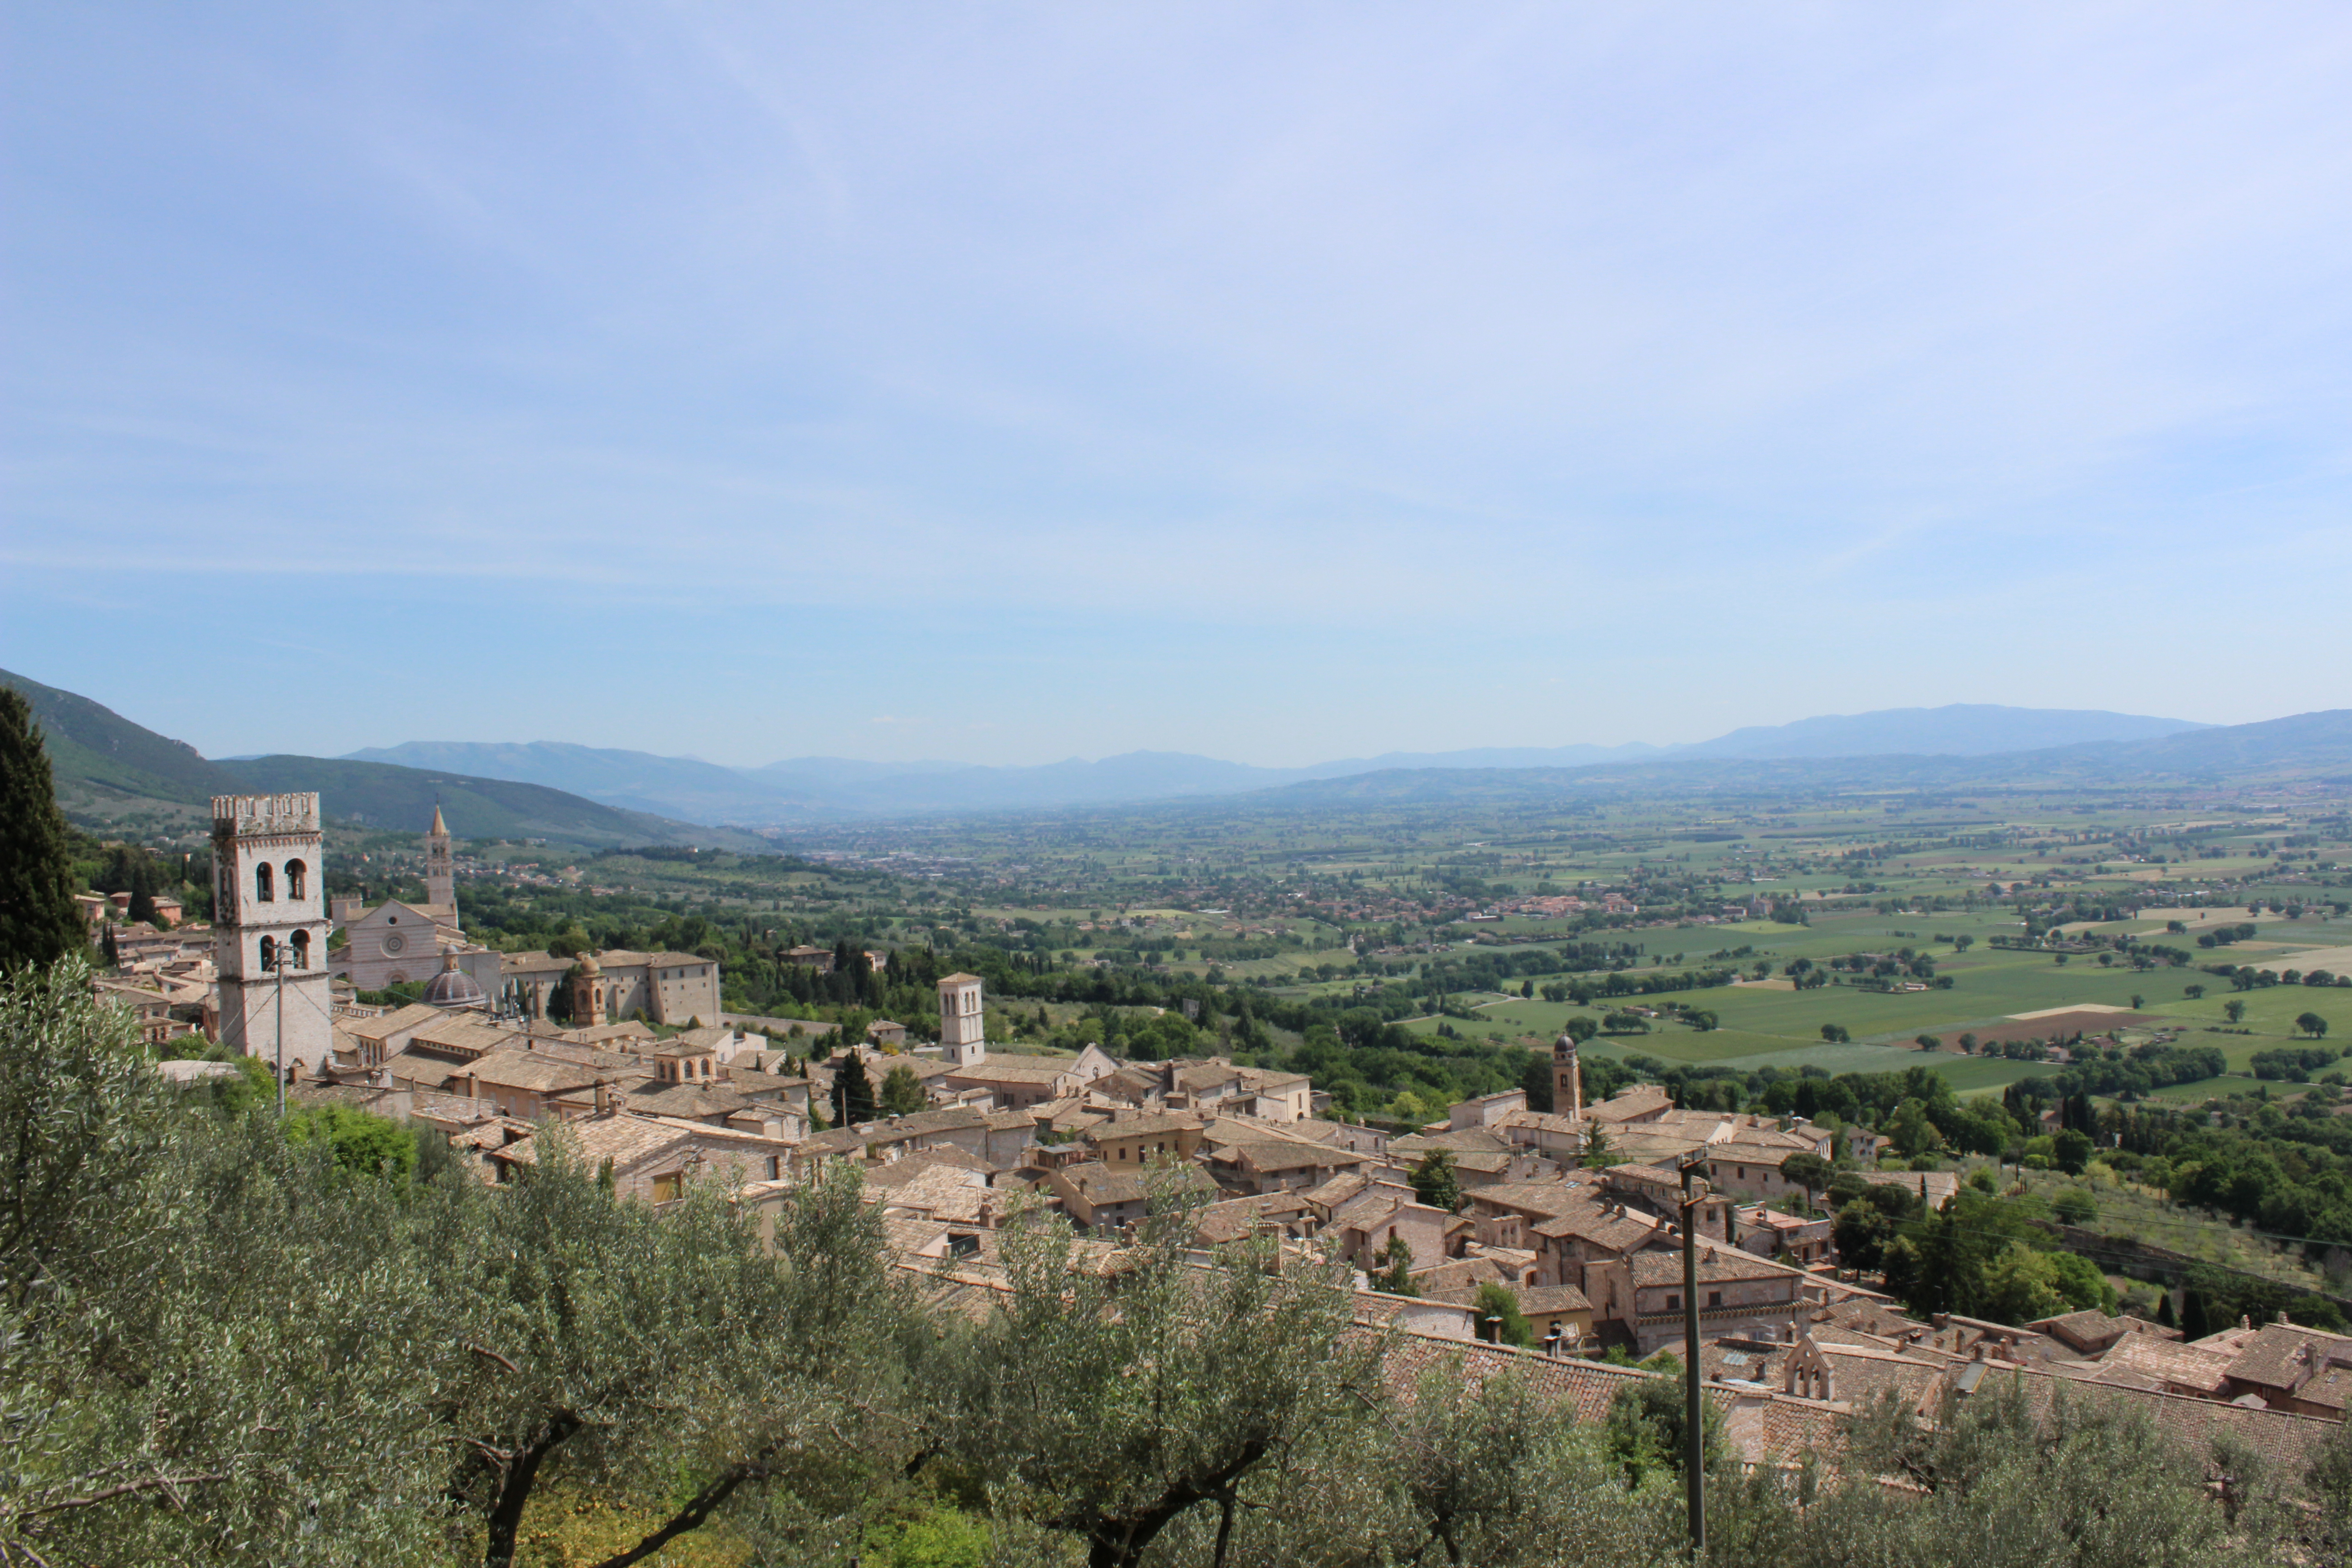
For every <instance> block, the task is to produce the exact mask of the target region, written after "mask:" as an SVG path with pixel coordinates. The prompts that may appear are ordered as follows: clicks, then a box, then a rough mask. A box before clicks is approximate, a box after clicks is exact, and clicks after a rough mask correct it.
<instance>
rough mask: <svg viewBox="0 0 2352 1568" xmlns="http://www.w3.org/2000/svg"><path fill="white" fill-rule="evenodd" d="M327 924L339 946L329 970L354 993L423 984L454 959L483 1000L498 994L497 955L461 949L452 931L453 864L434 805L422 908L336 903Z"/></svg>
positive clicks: (460, 936) (461, 940)
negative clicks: (334, 928) (337, 931)
mask: <svg viewBox="0 0 2352 1568" xmlns="http://www.w3.org/2000/svg"><path fill="white" fill-rule="evenodd" d="M334 919H335V923H336V924H337V925H338V926H340V927H341V928H342V932H343V946H342V947H341V948H340V949H338V950H337V952H336V954H335V958H334V961H333V963H331V965H330V969H331V973H333V975H334V976H335V978H337V979H339V980H348V981H350V982H351V983H352V986H353V987H354V988H355V989H357V990H361V991H381V990H383V988H384V987H385V986H387V985H407V984H415V985H424V984H431V982H432V980H433V977H434V976H435V975H436V974H439V973H441V972H442V969H443V967H444V964H443V962H442V961H443V960H444V959H445V958H446V957H449V956H455V957H456V958H457V967H458V969H459V970H460V971H461V972H463V973H465V974H466V975H467V977H468V978H470V979H471V980H472V981H473V982H474V984H477V985H479V986H480V987H481V988H482V990H483V992H484V993H485V994H489V995H493V996H495V995H497V994H498V991H499V955H498V954H497V953H495V952H490V951H489V950H488V949H487V948H484V947H482V946H480V945H478V943H474V942H467V940H466V932H465V929H464V928H463V927H462V926H460V925H459V924H458V923H457V860H456V858H455V856H453V855H452V854H451V852H450V843H449V825H448V824H447V823H446V822H445V821H443V820H442V817H441V808H440V807H439V806H437V805H436V806H435V807H434V808H433V826H431V827H429V828H427V829H426V830H425V901H424V902H423V903H421V904H412V903H407V902H404V900H399V899H387V900H384V901H383V903H380V904H378V905H376V906H375V907H374V908H373V909H370V908H368V907H367V906H366V905H364V904H362V903H361V902H360V900H357V899H338V900H335V904H334Z"/></svg>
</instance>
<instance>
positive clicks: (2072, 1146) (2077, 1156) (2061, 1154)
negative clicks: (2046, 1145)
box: [2051, 1127, 2094, 1176]
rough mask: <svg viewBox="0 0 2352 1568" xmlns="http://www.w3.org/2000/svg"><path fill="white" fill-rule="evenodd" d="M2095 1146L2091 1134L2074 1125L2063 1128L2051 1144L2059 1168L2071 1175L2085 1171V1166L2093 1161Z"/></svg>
mask: <svg viewBox="0 0 2352 1568" xmlns="http://www.w3.org/2000/svg"><path fill="white" fill-rule="evenodd" d="M2093 1147H2094V1145H2093V1144H2092V1142H2091V1139H2090V1135H2089V1134H2087V1133H2085V1132H2084V1131H2082V1130H2081V1129H2079V1128H2074V1127H2067V1128H2063V1129H2061V1130H2060V1131H2059V1132H2058V1134H2057V1136H2056V1138H2055V1139H2053V1141H2052V1144H2051V1148H2052V1154H2053V1158H2054V1159H2056V1161H2057V1162H2058V1168H2059V1169H2060V1170H2062V1171H2063V1172H2065V1173H2067V1174H2068V1175H2070V1176H2079V1175H2081V1174H2082V1173H2083V1167H2084V1166H2085V1165H2087V1164H2089V1163H2091V1150H2092V1148H2093Z"/></svg>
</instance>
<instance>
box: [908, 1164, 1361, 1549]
mask: <svg viewBox="0 0 2352 1568" xmlns="http://www.w3.org/2000/svg"><path fill="white" fill-rule="evenodd" d="M1192 1213H1193V1210H1192V1205H1188V1204H1184V1203H1180V1202H1177V1201H1175V1200H1174V1198H1173V1197H1172V1195H1171V1194H1170V1193H1169V1192H1167V1191H1163V1192H1160V1193H1159V1194H1155V1197H1154V1202H1153V1207H1152V1212H1151V1213H1150V1215H1147V1217H1146V1219H1145V1221H1144V1223H1143V1224H1142V1225H1141V1226H1139V1229H1138V1232H1137V1236H1136V1239H1135V1242H1134V1244H1133V1245H1132V1246H1131V1247H1129V1249H1128V1251H1127V1252H1126V1253H1125V1254H1124V1255H1123V1257H1122V1259H1121V1264H1122V1267H1121V1268H1120V1270H1119V1271H1118V1275H1117V1276H1116V1278H1111V1277H1107V1276H1106V1275H1104V1274H1103V1273H1101V1272H1100V1271H1097V1270H1093V1269H1087V1268H1077V1267H1076V1266H1075V1263H1076V1259H1075V1257H1074V1254H1073V1250H1072V1248H1073V1245H1074V1243H1073V1238H1072V1237H1071V1234H1070V1231H1069V1228H1068V1226H1066V1225H1064V1224H1062V1223H1060V1222H1059V1221H1056V1220H1053V1219H1050V1218H1047V1217H1045V1216H1042V1215H1041V1216H1036V1217H1035V1218H1034V1220H1029V1221H1024V1223H1020V1224H1016V1225H1013V1226H1008V1227H1006V1228H1005V1229H1003V1231H1002V1232H1000V1235H1001V1236H1002V1237H1003V1242H1002V1247H1003V1258H1004V1265H1005V1269H1006V1273H1007V1277H1008V1279H1009V1283H1010V1292H1009V1294H1008V1295H1007V1296H1006V1297H1005V1299H1004V1300H1003V1303H1002V1305H1001V1306H1000V1308H999V1310H997V1311H996V1312H995V1313H994V1314H992V1316H991V1317H990V1318H989V1319H988V1320H987V1321H984V1322H982V1324H980V1325H979V1326H978V1327H977V1328H976V1329H975V1330H974V1331H973V1333H972V1340H971V1357H970V1360H969V1363H968V1367H969V1371H968V1372H966V1373H964V1374H962V1376H961V1381H960V1383H959V1384H958V1385H957V1387H956V1388H955V1390H954V1391H953V1394H952V1398H951V1403H950V1408H949V1410H948V1412H947V1413H946V1414H947V1417H948V1418H947V1419H946V1420H945V1422H944V1423H943V1424H942V1426H941V1427H940V1441H941V1443H942V1445H943V1447H942V1450H941V1452H942V1457H943V1458H944V1459H945V1460H947V1461H948V1462H949V1463H950V1464H951V1465H952V1466H953V1467H954V1468H955V1469H956V1471H957V1472H958V1473H960V1474H961V1475H962V1476H965V1477H968V1478H969V1479H970V1483H971V1484H972V1485H974V1486H976V1487H978V1488H980V1489H983V1491H984V1493H985V1495H990V1496H992V1497H994V1498H997V1499H999V1500H1001V1503H1000V1510H1001V1511H1002V1510H1013V1511H1014V1512H1016V1513H1017V1514H1019V1515H1021V1516H1023V1517H1025V1518H1029V1519H1033V1520H1034V1521H1036V1522H1037V1523H1039V1524H1041V1525H1043V1526H1044V1527H1045V1528H1046V1529H1048V1530H1050V1531H1056V1532H1060V1533H1063V1534H1065V1535H1066V1536H1068V1537H1072V1538H1075V1540H1076V1542H1078V1543H1079V1544H1081V1545H1082V1546H1083V1548H1084V1550H1085V1552H1086V1554H1087V1563H1088V1564H1089V1565H1090V1568H1132V1565H1134V1564H1136V1563H1139V1562H1141V1561H1142V1560H1143V1557H1144V1554H1145V1553H1146V1552H1149V1551H1150V1549H1151V1546H1152V1543H1153V1542H1155V1541H1156V1540H1158V1539H1159V1538H1160V1535H1161V1534H1162V1532H1164V1531H1167V1530H1168V1529H1169V1528H1170V1527H1171V1525H1173V1524H1175V1523H1176V1522H1177V1521H1179V1520H1181V1519H1182V1518H1183V1517H1184V1516H1185V1515H1187V1514H1189V1513H1192V1512H1193V1511H1194V1510H1205V1511H1206V1513H1207V1515H1208V1517H1209V1518H1210V1519H1211V1520H1212V1521H1214V1522H1213V1529H1214V1530H1215V1531H1216V1534H1217V1536H1218V1537H1219V1539H1220V1540H1223V1539H1226V1538H1228V1537H1230V1535H1231V1533H1232V1531H1233V1529H1234V1522H1235V1520H1236V1517H1237V1516H1238V1515H1240V1514H1241V1513H1243V1512H1244V1511H1248V1510H1251V1509H1253V1508H1255V1507H1261V1506H1266V1505H1267V1504H1269V1503H1270V1502H1271V1501H1273V1500H1275V1499H1276V1498H1278V1497H1280V1496H1283V1495H1286V1492H1287V1489H1289V1488H1290V1487H1291V1486H1292V1484H1293V1479H1292V1477H1291V1475H1290V1467H1291V1466H1292V1465H1293V1464H1294V1463H1295V1462H1296V1460H1297V1458H1298V1457H1299V1456H1300V1454H1301V1453H1302V1451H1303V1450H1305V1449H1307V1448H1308V1447H1319V1448H1321V1449H1324V1450H1327V1451H1328V1449H1330V1448H1332V1447H1334V1446H1338V1447H1347V1446H1349V1445H1350V1444H1353V1443H1355V1442H1356V1441H1357V1438H1356V1437H1355V1436H1354V1435H1355V1434H1358V1433H1360V1432H1361V1431H1362V1430H1363V1429H1364V1423H1365V1422H1366V1420H1367V1419H1368V1417H1369V1415H1370V1412H1371V1411H1372V1410H1373V1409H1375V1408H1377V1406H1378V1404H1379V1400H1380V1397H1381V1377H1380V1357H1379V1354H1378V1351H1377V1349H1376V1347H1375V1346H1374V1344H1373V1343H1372V1342H1370V1340H1368V1339H1366V1338H1365V1337H1363V1336H1360V1335H1359V1334H1356V1333H1355V1332H1354V1331H1353V1324H1354V1305H1353V1298H1352V1297H1351V1296H1350V1295H1349V1291H1348V1289H1347V1285H1346V1281H1345V1279H1344V1277H1343V1275H1342V1273H1341V1271H1339V1270H1338V1269H1336V1268H1330V1267H1327V1266H1321V1265H1307V1264H1304V1263H1301V1262H1300V1261H1298V1260H1297V1259H1296V1258H1292V1257H1289V1256H1287V1255H1286V1254H1283V1253H1281V1252H1279V1251H1277V1250H1276V1248H1274V1247H1271V1246H1270V1245H1268V1244H1265V1243H1264V1242H1262V1241H1253V1242H1250V1243H1246V1244H1243V1245H1241V1246H1239V1247H1234V1248H1232V1249H1229V1250H1227V1251H1226V1252H1224V1253H1223V1259H1224V1261H1226V1262H1227V1263H1229V1264H1230V1265H1232V1267H1228V1268H1215V1269H1203V1268H1197V1267H1195V1266H1193V1264H1192V1262H1191V1261H1190V1258H1189V1254H1190V1251H1191V1242H1192V1228H1193V1219H1192Z"/></svg>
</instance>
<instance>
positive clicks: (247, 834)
mask: <svg viewBox="0 0 2352 1568" xmlns="http://www.w3.org/2000/svg"><path fill="white" fill-rule="evenodd" d="M321 843H322V840H321V838H320V831H319V797H318V796H317V795H309V794H306V795H215V796H213V962H214V963H215V964H216V965H217V966H218V967H219V969H220V1031H221V1044H223V1045H225V1046H229V1047H234V1048H236V1050H239V1051H242V1052H243V1053H244V1054H245V1055H247V1056H249V1057H261V1058H266V1059H268V1060H269V1061H270V1062H272V1063H275V1062H276V1061H277V1060H278V1052H279V1049H280V1040H281V1038H282V1040H283V1048H284V1051H285V1063H286V1066H287V1067H288V1068H292V1067H294V1066H295V1065H296V1064H297V1063H299V1064H300V1065H301V1067H302V1068H303V1070H304V1071H306V1072H309V1073H310V1074H313V1075H316V1074H318V1073H320V1072H322V1071H324V1070H325V1068H326V1066H327V1061H328V1058H329V1055H330V1053H331V1051H332V1049H333V1047H334V1038H335V1029H334V1012H333V999H332V997H331V995H330V994H329V992H328V987H327V930H328V925H327V911H326V910H325V908H324V907H323V904H322V901H321V900H322V894H321V892H320V861H321V856H320V846H321ZM281 999H282V1002H283V1005H284V1011H283V1013H282V1015H281V1013H280V1011H279V1005H280V1002H281ZM281 1028H282V1030H283V1034H282V1036H281V1034H280V1030H281Z"/></svg>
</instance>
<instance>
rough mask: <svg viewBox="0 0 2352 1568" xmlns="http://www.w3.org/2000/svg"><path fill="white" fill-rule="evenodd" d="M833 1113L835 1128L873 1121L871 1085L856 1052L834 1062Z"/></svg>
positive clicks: (872, 1088) (864, 1067)
mask: <svg viewBox="0 0 2352 1568" xmlns="http://www.w3.org/2000/svg"><path fill="white" fill-rule="evenodd" d="M833 1110H834V1125H835V1126H836V1127H847V1126H849V1125H851V1124H852V1123H854V1122H859V1121H873V1120H874V1084H873V1082H872V1080H870V1079H867V1078H866V1064H865V1062H864V1061H862V1060H860V1059H859V1058H858V1055H857V1053H856V1051H850V1052H848V1053H847V1054H845V1055H844V1056H842V1057H839V1058H835V1061H834V1064H833Z"/></svg>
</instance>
